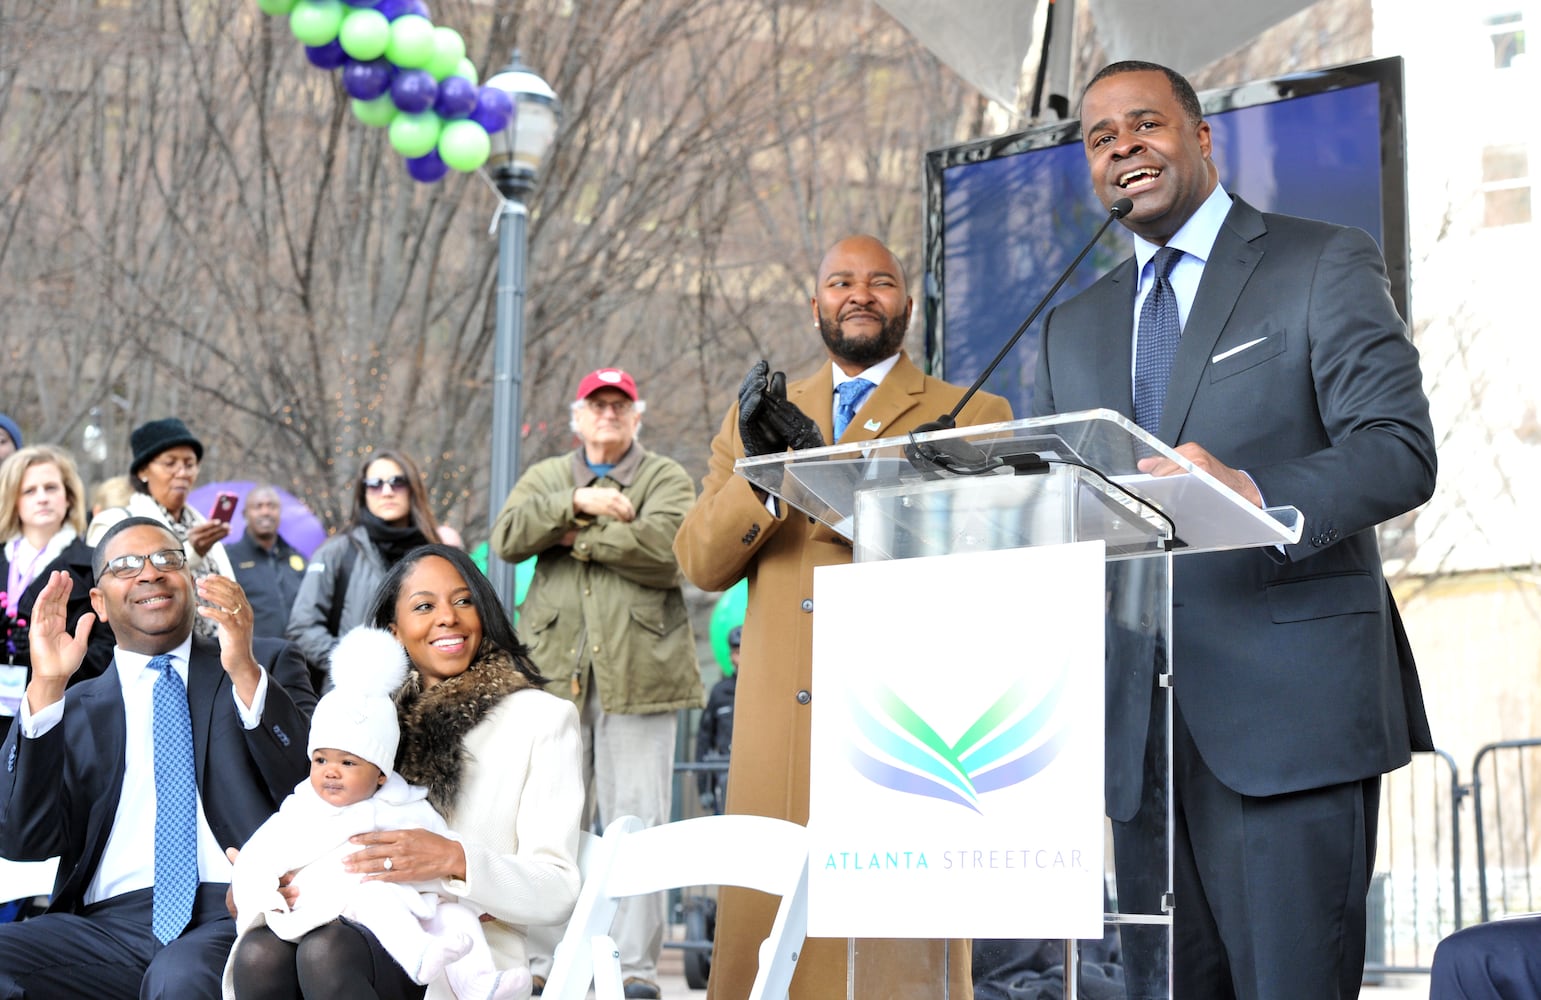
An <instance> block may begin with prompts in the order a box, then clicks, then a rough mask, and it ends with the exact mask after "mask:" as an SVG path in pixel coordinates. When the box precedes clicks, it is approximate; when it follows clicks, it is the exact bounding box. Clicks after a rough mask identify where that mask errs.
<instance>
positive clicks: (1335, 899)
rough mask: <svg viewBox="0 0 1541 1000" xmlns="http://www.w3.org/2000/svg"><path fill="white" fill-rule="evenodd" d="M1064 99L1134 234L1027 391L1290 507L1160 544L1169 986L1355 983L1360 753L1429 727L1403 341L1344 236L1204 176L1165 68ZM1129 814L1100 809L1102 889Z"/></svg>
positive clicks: (1066, 312) (1373, 801)
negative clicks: (1169, 671)
mask: <svg viewBox="0 0 1541 1000" xmlns="http://www.w3.org/2000/svg"><path fill="white" fill-rule="evenodd" d="M1081 122H1082V134H1083V141H1084V143H1085V147H1084V148H1085V153H1086V159H1087V163H1088V165H1089V166H1090V170H1091V179H1092V186H1093V187H1094V188H1095V189H1096V192H1097V196H1098V198H1099V199H1100V200H1101V201H1102V203H1103V204H1104V205H1109V206H1110V205H1112V203H1113V202H1114V201H1116V200H1118V199H1120V198H1129V199H1132V201H1133V202H1134V208H1133V210H1132V211H1130V212H1129V213H1128V214H1127V215H1125V216H1124V217H1123V219H1122V222H1123V225H1124V226H1125V227H1126V228H1127V229H1128V230H1129V231H1130V232H1131V233H1133V234H1134V257H1133V258H1132V259H1130V260H1126V261H1125V262H1124V263H1122V264H1121V265H1119V266H1118V267H1116V268H1114V270H1113V271H1112V272H1110V273H1109V274H1108V275H1106V276H1105V277H1103V278H1102V279H1101V280H1099V281H1098V282H1097V283H1096V284H1095V285H1093V286H1092V287H1091V288H1089V289H1087V290H1086V291H1085V292H1083V293H1082V294H1080V295H1078V296H1076V297H1075V298H1073V299H1072V300H1070V301H1069V302H1067V303H1065V304H1064V305H1062V306H1060V307H1058V308H1056V309H1055V310H1054V311H1053V312H1052V313H1050V314H1049V317H1048V319H1047V320H1045V322H1044V327H1043V335H1042V341H1041V350H1040V354H1039V360H1038V374H1037V381H1036V384H1035V389H1034V392H1035V397H1034V404H1033V409H1034V412H1035V413H1037V414H1049V413H1065V412H1070V411H1074V410H1084V409H1089V408H1093V407H1108V408H1110V409H1115V410H1118V411H1120V412H1122V413H1124V414H1126V415H1128V416H1130V417H1133V418H1134V419H1135V420H1136V421H1137V422H1138V423H1140V424H1141V426H1143V427H1145V428H1146V429H1147V430H1148V431H1150V432H1151V433H1152V434H1154V435H1155V436H1156V437H1158V438H1160V439H1161V440H1162V441H1163V442H1165V443H1167V444H1168V445H1173V446H1175V447H1176V450H1177V451H1178V452H1179V453H1181V454H1182V455H1184V456H1185V457H1186V458H1188V459H1189V460H1191V461H1192V462H1193V463H1194V464H1196V465H1198V466H1199V467H1200V468H1203V469H1204V470H1205V471H1207V472H1209V473H1210V474H1212V475H1213V476H1215V477H1216V478H1217V479H1219V480H1220V481H1221V482H1222V483H1224V484H1226V485H1227V486H1229V487H1230V488H1231V489H1233V490H1235V491H1236V492H1237V493H1239V494H1240V495H1241V496H1243V497H1245V498H1246V499H1247V500H1249V501H1251V502H1252V503H1254V504H1257V505H1258V506H1263V505H1264V504H1265V503H1266V504H1268V505H1272V506H1284V505H1289V506H1294V507H1297V508H1299V510H1300V512H1301V514H1302V515H1303V518H1304V531H1303V533H1302V537H1301V540H1300V542H1298V543H1297V544H1294V545H1290V546H1287V547H1284V548H1282V549H1273V548H1270V549H1252V550H1246V551H1239V552H1226V553H1213V554H1204V555H1194V556H1182V555H1179V556H1178V557H1177V558H1176V559H1175V560H1174V567H1173V574H1174V576H1173V585H1172V588H1173V589H1172V605H1173V610H1172V642H1173V661H1174V662H1173V666H1174V669H1175V679H1176V683H1175V695H1176V709H1175V721H1174V727H1173V729H1174V731H1173V734H1172V743H1173V750H1172V754H1173V757H1172V760H1173V772H1174V782H1175V794H1174V799H1175V803H1174V806H1173V809H1174V810H1175V813H1176V817H1175V822H1176V831H1177V834H1176V839H1175V841H1174V851H1175V854H1176V876H1175V902H1176V910H1175V916H1174V920H1175V925H1176V926H1175V931H1176V944H1175V951H1174V955H1173V975H1174V979H1175V984H1174V992H1173V995H1174V996H1175V997H1179V998H1181V1000H1192V998H1205V1000H1213V998H1230V997H1236V998H1254V1000H1256V998H1270V1000H1272V998H1278V1000H1299V998H1301V997H1311V998H1313V1000H1331V998H1335V997H1353V996H1357V995H1358V993H1359V983H1360V978H1361V974H1362V970H1363V965H1364V946H1365V897H1366V893H1367V891H1368V888H1369V882H1370V873H1371V870H1372V868H1373V865H1374V852H1375V831H1376V819H1377V812H1378V807H1379V799H1380V776H1381V775H1382V774H1384V773H1385V772H1388V771H1391V770H1393V769H1395V768H1398V767H1400V766H1402V765H1403V764H1405V763H1407V761H1408V760H1409V757H1410V751H1412V750H1430V749H1433V744H1432V741H1431V738H1430V735H1429V729H1428V720H1427V718H1426V717H1425V715H1424V709H1423V696H1422V693H1421V691H1420V688H1419V684H1418V676H1417V672H1416V669H1415V667H1414V664H1413V658H1412V653H1411V651H1410V650H1409V649H1408V646H1407V640H1406V636H1405V634H1404V633H1403V630H1402V623H1401V620H1400V618H1399V616H1398V614H1397V610H1396V607H1395V605H1394V604H1393V603H1392V599H1391V594H1390V591H1389V589H1388V588H1387V586H1386V583H1385V581H1384V578H1383V577H1382V574H1381V562H1380V553H1379V551H1378V548H1377V546H1376V540H1375V526H1376V525H1377V524H1379V523H1380V522H1382V521H1385V520H1387V519H1388V518H1392V517H1395V516H1397V515H1398V514H1401V513H1403V512H1405V511H1407V510H1410V509H1412V508H1413V507H1416V506H1417V505H1419V504H1421V503H1423V502H1424V501H1425V500H1427V499H1428V498H1429V495H1430V493H1431V492H1432V491H1433V489H1434V471H1435V456H1434V440H1433V430H1432V428H1431V426H1430V423H1429V406H1428V400H1427V399H1426V398H1425V396H1424V394H1423V389H1422V375H1421V373H1420V372H1419V369H1418V352H1417V351H1416V350H1415V349H1414V347H1413V345H1412V343H1411V341H1410V340H1409V339H1408V337H1407V332H1406V327H1405V325H1404V323H1403V322H1402V320H1401V318H1400V317H1398V315H1397V312H1396V309H1395V307H1394V306H1393V304H1392V300H1391V296H1390V294H1389V292H1388V284H1387V279H1386V271H1385V265H1384V262H1383V260H1382V258H1381V255H1380V252H1379V250H1378V249H1377V247H1376V245H1375V243H1374V241H1373V240H1372V239H1371V238H1370V237H1369V236H1368V235H1367V234H1365V233H1363V232H1361V231H1359V230H1355V229H1347V228H1343V227H1340V226H1332V225H1327V224H1324V223H1320V222H1312V221H1307V220H1304V219H1297V218H1292V217H1289V216H1281V215H1265V214H1263V213H1261V212H1258V211H1257V210H1256V209H1254V208H1253V207H1252V206H1250V205H1248V204H1247V203H1246V202H1245V201H1243V200H1241V199H1240V198H1232V197H1230V196H1228V195H1227V194H1226V192H1225V189H1224V188H1223V187H1222V186H1220V184H1219V183H1218V178H1217V174H1216V170H1215V166H1214V164H1213V162H1212V161H1211V159H1210V130H1209V126H1208V124H1207V123H1205V122H1204V120H1203V116H1202V112H1201V110H1200V108H1199V103H1198V98H1197V97H1196V96H1195V95H1194V92H1193V88H1192V87H1191V86H1190V85H1189V84H1188V82H1187V81H1186V80H1184V79H1183V78H1182V77H1181V76H1179V75H1178V74H1176V73H1174V72H1172V71H1171V70H1168V69H1165V68H1164V67H1160V66H1155V65H1152V64H1150V63H1139V62H1124V63H1115V64H1113V65H1111V66H1108V67H1106V68H1105V69H1103V70H1102V71H1101V72H1100V73H1098V74H1097V76H1096V77H1094V78H1093V80H1092V82H1091V84H1090V85H1089V86H1088V87H1087V88H1086V91H1085V92H1084V94H1083V95H1082V100H1081ZM1141 468H1142V469H1143V471H1146V472H1149V473H1154V474H1156V475H1171V474H1176V473H1179V472H1181V471H1182V470H1181V469H1180V468H1179V467H1177V466H1176V465H1175V464H1173V463H1171V462H1170V461H1167V460H1165V459H1159V458H1156V459H1146V460H1145V461H1144V462H1142V463H1141ZM1114 735H1115V734H1110V738H1113V736H1114ZM1134 735H1136V736H1139V735H1141V734H1134ZM1162 818H1163V819H1164V816H1163V817H1162ZM1142 819H1143V820H1145V821H1147V822H1148V823H1155V822H1157V821H1158V818H1157V817H1155V816H1136V817H1135V819H1134V820H1132V821H1131V822H1130V823H1127V824H1115V845H1116V848H1117V850H1118V859H1119V861H1120V868H1121V870H1120V872H1119V876H1120V878H1119V882H1120V897H1121V898H1123V897H1125V895H1126V886H1127V887H1128V891H1129V893H1130V894H1131V895H1133V894H1134V891H1135V888H1136V886H1137V882H1136V881H1135V878H1134V876H1135V874H1136V873H1134V872H1131V871H1130V870H1129V869H1130V868H1131V867H1133V866H1132V865H1131V864H1126V863H1125V862H1127V861H1129V860H1130V859H1131V858H1133V857H1135V856H1137V855H1138V854H1139V851H1138V845H1139V843H1140V842H1141V840H1142V839H1143V837H1142V827H1141V821H1142ZM1143 829H1149V827H1148V826H1147V827H1144V828H1143ZM1120 841H1122V843H1121V844H1120ZM1144 842H1145V843H1147V844H1148V843H1149V840H1148V839H1145V840H1144ZM1146 853H1149V852H1148V851H1147V852H1146ZM1145 888H1146V889H1147V890H1148V888H1149V885H1148V884H1147V885H1146V887H1145ZM1125 959H1126V963H1128V964H1129V965H1130V966H1131V967H1130V968H1129V970H1128V971H1129V973H1130V976H1131V980H1133V981H1132V982H1131V986H1132V987H1134V986H1137V984H1138V981H1139V979H1140V971H1141V970H1140V968H1139V966H1140V964H1141V963H1140V961H1139V956H1138V955H1134V954H1129V953H1128V952H1127V951H1126V954H1125ZM1147 971H1148V970H1147ZM1130 995H1131V996H1135V995H1143V994H1137V993H1136V992H1135V991H1134V990H1133V989H1131V993H1130Z"/></svg>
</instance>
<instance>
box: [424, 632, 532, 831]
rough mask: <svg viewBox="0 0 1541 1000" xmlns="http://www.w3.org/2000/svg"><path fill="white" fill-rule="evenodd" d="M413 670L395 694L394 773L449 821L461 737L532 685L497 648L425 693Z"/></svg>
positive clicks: (460, 770)
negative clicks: (423, 792)
mask: <svg viewBox="0 0 1541 1000" xmlns="http://www.w3.org/2000/svg"><path fill="white" fill-rule="evenodd" d="M422 685H423V681H422V675H421V674H419V673H418V672H417V671H416V670H413V671H412V672H411V673H410V674H408V676H407V682H406V684H404V685H402V688H401V690H400V691H398V692H397V693H396V714H397V718H398V719H399V720H400V722H401V748H400V749H399V750H398V751H397V753H396V770H397V772H398V773H399V774H400V775H401V776H402V777H403V778H405V779H407V780H408V781H410V782H411V783H412V784H414V785H422V786H424V787H425V788H427V789H428V801H429V802H430V803H432V804H433V807H434V808H435V809H437V810H439V814H440V815H442V816H443V817H444V818H445V819H446V820H449V819H451V818H452V817H453V815H454V811H455V800H456V799H457V798H458V797H459V794H460V784H461V779H462V778H463V777H464V771H465V755H466V754H465V737H466V734H467V733H469V732H470V731H471V730H472V729H475V728H476V725H477V723H479V722H481V721H482V719H484V718H486V716H487V713H489V712H491V711H492V710H493V709H495V708H497V707H498V705H500V704H502V702H503V699H504V698H507V697H508V696H509V695H511V694H513V693H514V692H516V691H523V690H524V689H525V688H529V687H535V686H536V685H535V684H534V683H533V682H532V681H531V680H530V679H529V678H528V677H525V676H524V674H522V673H520V672H519V670H518V668H517V667H515V666H514V658H513V656H512V655H510V654H509V653H507V652H504V651H503V650H501V649H497V648H492V647H489V648H486V649H484V650H483V651H482V652H481V653H479V654H478V655H477V657H476V659H475V660H473V661H471V665H470V666H469V667H467V668H466V670H465V673H463V674H460V675H459V676H458V677H450V678H448V679H446V680H442V681H440V682H439V683H437V684H435V685H434V686H433V687H431V688H428V689H426V690H424V689H423V686H422Z"/></svg>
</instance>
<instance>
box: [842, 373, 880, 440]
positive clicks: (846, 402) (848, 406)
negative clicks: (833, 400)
mask: <svg viewBox="0 0 1541 1000" xmlns="http://www.w3.org/2000/svg"><path fill="white" fill-rule="evenodd" d="M874 388H876V386H875V385H874V384H873V383H871V382H868V381H867V380H866V379H864V378H853V379H851V380H850V381H847V382H841V383H840V384H839V385H837V386H835V395H836V396H838V397H840V400H839V402H838V403H837V404H836V405H835V440H836V441H838V440H840V435H842V434H844V433H845V429H846V428H847V427H849V426H851V421H852V420H853V419H854V418H855V416H856V411H857V410H859V409H861V404H862V403H863V402H864V401H865V400H866V398H867V394H868V393H869V392H871V391H872V390H873V389H874Z"/></svg>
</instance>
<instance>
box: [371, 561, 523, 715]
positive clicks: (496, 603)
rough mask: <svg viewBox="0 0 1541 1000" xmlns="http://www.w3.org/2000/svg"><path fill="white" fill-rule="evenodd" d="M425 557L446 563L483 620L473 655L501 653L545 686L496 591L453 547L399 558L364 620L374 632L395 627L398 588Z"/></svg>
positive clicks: (383, 582)
mask: <svg viewBox="0 0 1541 1000" xmlns="http://www.w3.org/2000/svg"><path fill="white" fill-rule="evenodd" d="M428 556H438V557H439V558H441V559H445V560H448V562H449V564H450V565H451V566H453V567H455V571H456V572H458V573H459V574H460V578H461V579H462V580H464V581H465V585H466V586H467V587H468V588H469V589H470V591H471V605H472V606H473V607H475V608H476V614H477V617H479V618H480V619H481V620H482V644H481V648H480V649H478V650H477V651H476V655H477V656H478V657H479V656H481V655H482V654H483V653H484V652H486V651H487V649H488V647H489V646H490V647H492V648H494V649H501V650H502V651H503V652H505V653H507V654H508V655H509V656H512V657H513V658H514V666H515V667H517V668H518V670H519V672H520V673H522V674H524V676H525V677H526V678H528V679H529V680H530V681H532V682H534V683H536V684H545V683H547V680H546V678H544V677H542V676H541V674H540V671H539V670H537V669H535V664H534V662H532V661H531V660H530V650H529V647H527V646H525V644H524V643H522V642H520V641H519V634H518V633H517V632H515V631H514V626H513V625H512V623H510V622H509V620H508V612H507V611H504V610H503V602H502V601H500V600H498V593H497V591H495V590H493V589H492V582H491V581H490V580H488V579H487V577H486V576H484V575H483V574H482V571H481V570H479V569H477V568H476V564H475V563H474V562H472V561H471V557H470V556H468V555H466V554H465V553H464V552H462V551H460V550H459V549H457V548H455V547H454V546H451V545H440V544H437V543H436V544H433V545H419V546H418V547H417V548H415V549H413V550H412V551H411V552H408V553H407V554H406V555H405V556H402V558H401V561H400V562H398V563H397V564H396V565H394V566H392V567H391V569H390V572H388V573H386V574H385V579H384V580H381V581H380V588H379V589H378V590H376V591H375V600H374V604H372V605H371V606H370V608H369V614H368V615H366V616H365V619H364V620H365V621H367V622H369V623H370V624H372V625H373V626H374V627H375V628H383V629H388V628H390V627H391V626H392V625H394V624H396V602H397V600H399V599H400V597H401V585H402V583H403V582H404V581H405V580H406V578H407V574H408V573H411V572H412V567H414V566H416V565H417V564H418V563H419V562H421V561H422V560H424V559H426V558H427V557H428Z"/></svg>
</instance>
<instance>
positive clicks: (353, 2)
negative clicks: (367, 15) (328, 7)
mask: <svg viewBox="0 0 1541 1000" xmlns="http://www.w3.org/2000/svg"><path fill="white" fill-rule="evenodd" d="M343 3H345V4H347V5H348V6H349V7H358V8H361V9H362V8H366V7H373V6H374V5H375V3H376V0H343Z"/></svg>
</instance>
